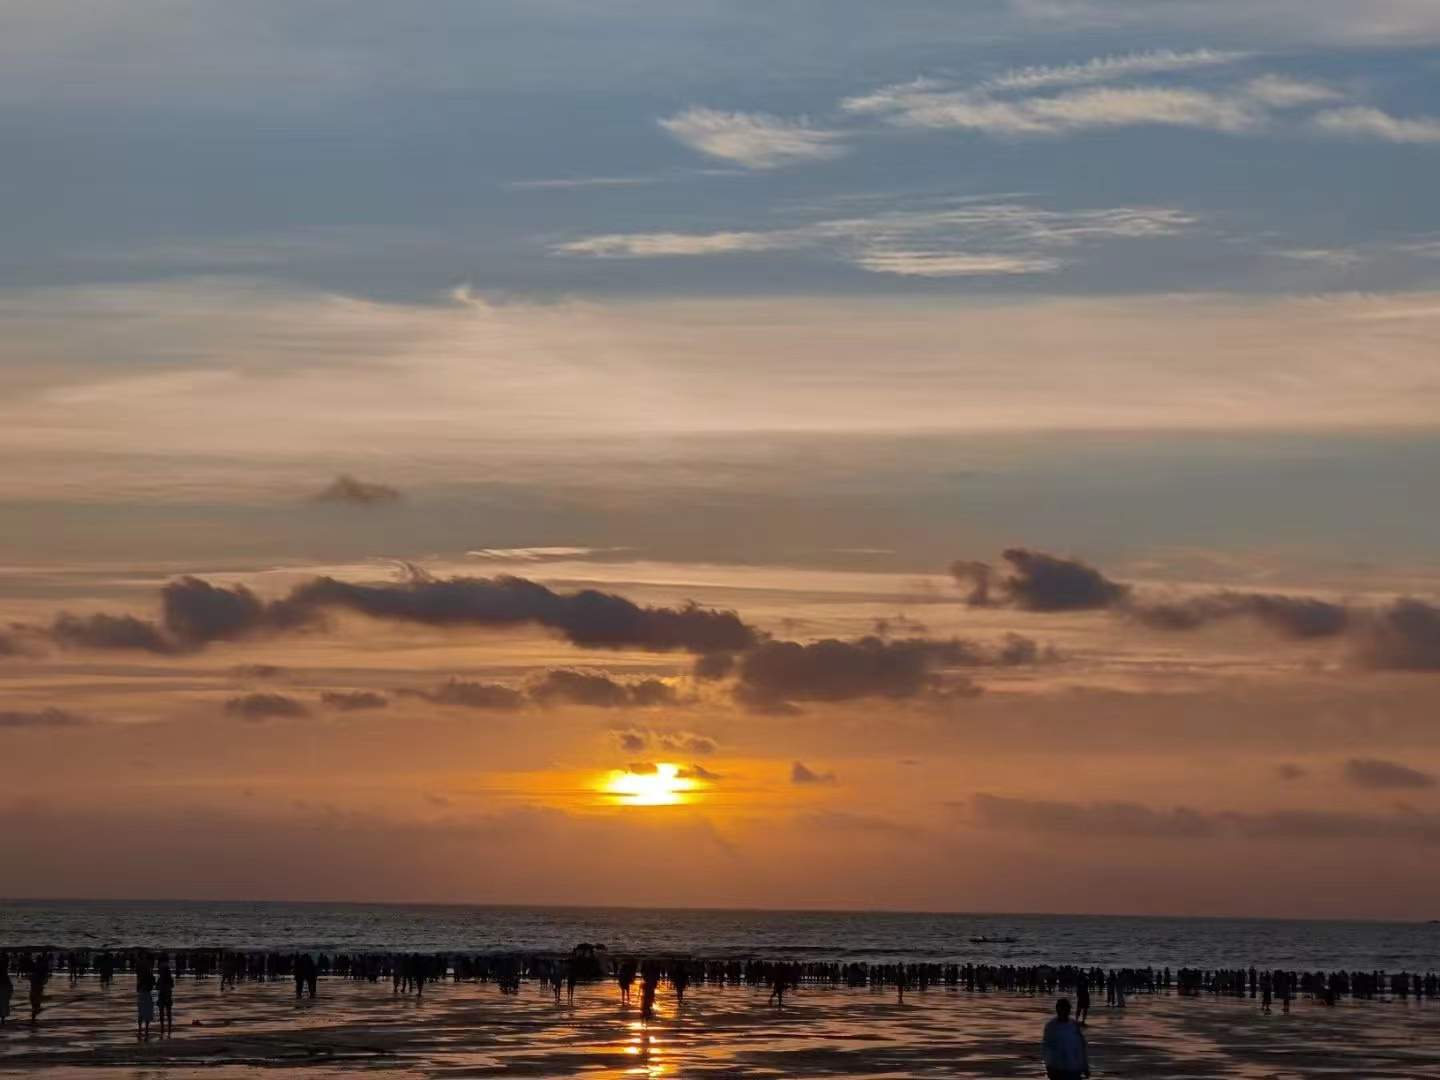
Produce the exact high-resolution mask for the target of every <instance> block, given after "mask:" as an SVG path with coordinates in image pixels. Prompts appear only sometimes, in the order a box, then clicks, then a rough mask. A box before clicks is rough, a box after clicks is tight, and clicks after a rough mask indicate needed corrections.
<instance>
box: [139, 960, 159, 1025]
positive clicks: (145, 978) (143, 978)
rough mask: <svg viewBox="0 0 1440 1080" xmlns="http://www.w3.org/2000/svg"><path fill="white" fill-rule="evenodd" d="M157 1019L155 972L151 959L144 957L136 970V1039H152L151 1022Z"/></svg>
mask: <svg viewBox="0 0 1440 1080" xmlns="http://www.w3.org/2000/svg"><path fill="white" fill-rule="evenodd" d="M153 1019H155V971H154V969H153V968H152V967H151V966H150V958H149V957H148V956H147V957H142V958H141V960H140V962H139V964H138V965H136V968H135V1038H136V1039H137V1040H140V1039H144V1040H147V1041H148V1040H149V1038H150V1021H152V1020H153Z"/></svg>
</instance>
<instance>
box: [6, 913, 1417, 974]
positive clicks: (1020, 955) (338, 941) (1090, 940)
mask: <svg viewBox="0 0 1440 1080" xmlns="http://www.w3.org/2000/svg"><path fill="white" fill-rule="evenodd" d="M580 942H591V943H593V944H601V945H604V946H606V948H607V949H609V950H610V951H611V952H612V953H617V952H634V953H688V954H691V955H694V956H699V957H758V958H775V957H788V958H793V959H797V960H840V961H852V960H854V961H865V962H876V961H895V960H903V961H910V960H922V959H923V960H932V961H955V962H962V963H963V962H976V963H1000V964H1035V963H1076V964H1085V965H1100V966H1106V967H1124V966H1133V967H1145V966H1154V967H1170V968H1180V967H1201V968H1220V967H1231V968H1235V967H1249V966H1251V965H1252V964H1253V965H1255V966H1256V967H1260V968H1288V969H1291V970H1302V969H1309V970H1319V969H1327V970H1334V969H1339V968H1344V969H1349V970H1374V969H1380V970H1385V971H1400V970H1409V971H1424V970H1434V969H1437V968H1440V923H1392V922H1359V921H1355V922H1351V921H1310V920H1279V919H1216V918H1158V917H1139V916H1115V915H1001V914H922V913H902V912H841V911H719V910H667V909H631V908H598V907H493V906H464V905H440V904H337V903H278V902H275V903H272V902H265V903H258V902H257V903H242V902H200V901H168V900H167V901H130V900H124V901H119V900H117V901H78V900H56V901H50V900H19V901H0V949H4V948H10V949H16V948H23V947H32V948H33V947H39V946H50V947H55V948H61V949H69V948H86V949H99V948H123V947H131V946H144V947H148V948H154V949H162V948H170V949H179V948H195V947H225V948H234V949H277V950H293V951H329V952H336V951H342V952H343V951H406V952H479V953H501V952H517V953H544V952H561V951H569V950H570V949H571V948H572V947H573V946H575V945H576V944H578V943H580Z"/></svg>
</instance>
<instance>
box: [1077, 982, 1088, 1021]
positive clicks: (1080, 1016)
mask: <svg viewBox="0 0 1440 1080" xmlns="http://www.w3.org/2000/svg"><path fill="white" fill-rule="evenodd" d="M1089 1016H1090V977H1089V976H1088V975H1086V974H1085V972H1083V971H1082V972H1081V973H1080V977H1079V978H1078V979H1077V980H1076V982H1075V1022H1076V1023H1077V1024H1079V1025H1080V1026H1081V1027H1084V1026H1085V1021H1086V1019H1087V1018H1088V1017H1089Z"/></svg>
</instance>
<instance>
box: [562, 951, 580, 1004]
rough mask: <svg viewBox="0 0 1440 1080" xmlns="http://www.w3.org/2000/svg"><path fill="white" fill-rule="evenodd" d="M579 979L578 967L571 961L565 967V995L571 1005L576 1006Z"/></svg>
mask: <svg viewBox="0 0 1440 1080" xmlns="http://www.w3.org/2000/svg"><path fill="white" fill-rule="evenodd" d="M579 977H580V975H579V970H578V965H577V964H576V963H575V961H574V960H571V961H570V962H569V963H568V964H566V965H565V994H566V997H567V1000H568V1001H569V1002H570V1004H571V1005H574V1004H575V982H576V980H577V979H579Z"/></svg>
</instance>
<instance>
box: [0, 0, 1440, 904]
mask: <svg viewBox="0 0 1440 1080" xmlns="http://www.w3.org/2000/svg"><path fill="white" fill-rule="evenodd" d="M1437 57H1440V8H1437V6H1436V5H1435V4H1434V3H1433V2H1431V0H1374V2H1372V3H1369V4H1365V5H1357V4H1354V3H1352V2H1350V0H1263V2H1256V0H1245V2H1241V0H1204V2H1202V0H948V2H940V0H930V2H922V0H887V2H885V3H876V2H862V0H824V2H822V0H766V2H763V3H761V2H753V3H752V2H747V0H739V2H735V0H730V2H725V3H721V2H710V0H686V2H679V3H677V2H673V0H671V2H665V3H660V2H657V0H614V2H612V3H607V4H599V5H597V4H593V3H591V4H581V3H576V2H574V0H524V2H519V0H469V2H462V0H432V2H430V3H426V4H423V5H395V4H388V3H380V2H378V0H347V2H344V3H342V2H339V0H312V2H308V3H303V4H295V3H279V2H271V0H253V2H249V3H246V4H243V5H241V4H227V3H222V2H218V0H213V2H207V0H183V2H182V0H133V2H131V3H128V4H126V5H124V6H123V9H122V8H121V7H115V8H113V9H101V8H97V7H96V6H95V5H93V4H87V3H80V2H79V0H9V2H7V3H6V4H5V5H4V6H3V9H0V145H3V146H4V147H5V154H4V168H3V169H0V226H3V235H4V237H5V243H4V244H3V245H0V462H3V467H0V776H3V785H0V813H3V815H4V818H5V820H6V822H7V828H6V829H5V830H3V832H0V868H3V869H0V895H7V896H14V897H54V896H70V897H134V898H144V897H177V898H259V899H265V898H274V899H340V900H407V901H410V900H413V901H440V902H496V903H574V904H629V905H650V904H657V905H685V906H741V907H768V908H777V907H801V908H806V907H826V908H833V907H845V908H900V909H917V910H958V911H1014V912H1018V911H1043V912H1057V911H1058V912H1068V911H1074V912H1135V913H1153V914H1160V913H1165V914H1182V915H1184V914H1194V915H1267V916H1304V917H1311V916H1314V917H1358V918H1396V919H1428V918H1433V917H1434V916H1435V910H1434V908H1433V906H1431V904H1430V903H1429V901H1428V899H1427V897H1428V896H1430V895H1433V892H1434V889H1435V887H1436V886H1437V885H1440V870H1437V866H1440V861H1437V860H1436V859H1435V857H1434V856H1435V854H1436V853H1437V851H1440V727H1437V725H1436V720H1435V717H1436V716H1437V715H1440V558H1437V555H1436V552H1437V546H1440V500H1437V499H1436V497H1435V495H1436V480H1435V478H1436V477H1437V476H1440V423H1437V420H1436V418H1437V417H1440V364H1437V361H1436V357H1437V356H1440V349H1437V346H1440V202H1437V200H1436V199H1435V198H1434V196H1433V193H1434V191H1435V190H1436V189H1437V186H1440V59H1437Z"/></svg>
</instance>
